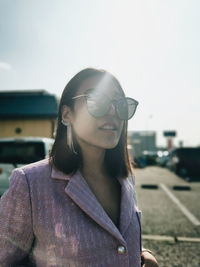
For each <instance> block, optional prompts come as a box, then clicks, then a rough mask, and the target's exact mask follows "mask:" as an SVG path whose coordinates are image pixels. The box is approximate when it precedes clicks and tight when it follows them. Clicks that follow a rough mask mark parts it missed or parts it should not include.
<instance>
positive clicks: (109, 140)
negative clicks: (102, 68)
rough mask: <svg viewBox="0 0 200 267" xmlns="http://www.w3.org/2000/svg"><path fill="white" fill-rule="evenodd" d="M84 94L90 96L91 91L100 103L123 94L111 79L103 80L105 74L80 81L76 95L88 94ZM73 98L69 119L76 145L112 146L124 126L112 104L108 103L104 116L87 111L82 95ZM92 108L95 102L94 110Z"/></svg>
mask: <svg viewBox="0 0 200 267" xmlns="http://www.w3.org/2000/svg"><path fill="white" fill-rule="evenodd" d="M90 89H91V91H90ZM88 93H89V94H91V95H92V96H93V94H94V95H95V97H96V99H98V100H99V101H98V103H99V104H101V103H104V101H105V100H107V98H108V99H111V100H118V99H120V98H121V97H123V96H124V93H123V92H122V91H121V89H120V88H118V87H116V85H115V84H114V82H113V81H112V80H110V79H106V76H105V77H103V78H100V77H98V76H96V77H91V78H88V79H86V80H85V81H83V82H82V84H81V86H80V88H79V89H78V91H77V93H76V96H80V95H85V94H87V95H88ZM76 96H75V97H76ZM74 100H75V104H74V110H73V111H72V112H71V116H70V121H71V125H72V128H73V130H74V133H75V135H76V138H77V141H78V143H79V145H80V146H82V144H83V143H84V144H87V145H90V146H95V147H98V148H103V149H110V148H114V147H115V146H116V145H117V144H118V142H119V139H120V136H121V132H122V129H123V125H124V121H123V120H121V119H119V118H118V116H117V114H116V110H115V106H114V105H113V104H111V105H110V108H109V109H108V112H107V113H106V114H105V115H103V116H101V117H94V116H93V115H91V112H89V111H88V108H87V101H86V98H85V97H77V98H76V99H74ZM95 107H96V105H94V109H95Z"/></svg>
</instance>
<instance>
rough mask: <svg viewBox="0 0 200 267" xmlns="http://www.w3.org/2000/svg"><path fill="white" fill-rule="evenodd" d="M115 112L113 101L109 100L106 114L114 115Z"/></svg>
mask: <svg viewBox="0 0 200 267" xmlns="http://www.w3.org/2000/svg"><path fill="white" fill-rule="evenodd" d="M115 113H116V107H115V104H114V103H113V102H111V103H110V108H109V111H108V114H109V115H112V116H114V115H115Z"/></svg>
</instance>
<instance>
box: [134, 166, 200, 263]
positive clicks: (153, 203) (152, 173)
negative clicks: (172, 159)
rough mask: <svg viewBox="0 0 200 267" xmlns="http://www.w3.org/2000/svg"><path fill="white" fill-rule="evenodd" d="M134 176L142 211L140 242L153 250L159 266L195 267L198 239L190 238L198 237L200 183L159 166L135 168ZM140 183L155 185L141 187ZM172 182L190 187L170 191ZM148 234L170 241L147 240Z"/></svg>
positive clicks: (199, 256)
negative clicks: (167, 192) (188, 240)
mask: <svg viewBox="0 0 200 267" xmlns="http://www.w3.org/2000/svg"><path fill="white" fill-rule="evenodd" d="M135 176H136V191H137V198H138V205H139V207H140V209H141V210H142V227H143V235H144V238H143V245H144V246H146V247H148V248H149V249H152V250H153V251H154V252H155V254H156V255H157V259H158V261H159V264H160V265H159V266H161V267H162V266H163V267H171V266H176V267H178V266H188V267H197V266H198V267H199V266H200V242H193V241H197V240H196V239H195V238H199V237H200V204H199V199H200V182H193V183H188V182H186V181H184V180H182V179H181V178H179V177H178V176H176V175H174V174H173V173H172V172H170V171H168V170H167V169H164V168H159V167H147V168H145V169H136V170H135ZM144 184H146V185H157V186H158V188H157V189H143V188H142V185H144ZM160 184H164V185H165V187H166V188H167V190H168V191H169V192H170V193H171V194H172V195H173V197H174V198H175V199H176V200H178V202H179V203H180V206H181V207H182V206H183V207H184V208H185V209H186V210H187V211H188V212H189V215H188V216H189V217H190V216H194V218H195V219H196V221H193V222H192V220H191V217H190V218H188V217H187V216H186V215H185V214H184V213H183V211H182V210H181V208H180V206H179V205H177V204H176V203H175V202H174V201H172V199H171V198H170V197H169V196H168V195H167V194H166V192H165V191H164V190H163V189H162V186H161V185H160ZM174 185H179V186H190V190H187V191H185V190H174V189H173V186H174ZM194 222H196V225H195V224H194ZM198 222H199V225H198ZM149 235H153V236H155V235H160V236H161V237H163V236H167V237H169V238H170V239H169V240H170V241H169V240H168V241H162V240H153V237H152V239H150V240H147V239H146V238H145V237H148V236H149ZM184 237H187V238H192V239H191V242H186V241H180V240H181V238H183V240H184ZM185 240H187V239H185Z"/></svg>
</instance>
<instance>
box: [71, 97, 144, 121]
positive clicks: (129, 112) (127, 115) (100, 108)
mask: <svg viewBox="0 0 200 267" xmlns="http://www.w3.org/2000/svg"><path fill="white" fill-rule="evenodd" d="M80 97H84V98H85V99H86V103H87V109H88V112H89V113H90V114H91V115H92V116H93V117H95V118H100V117H103V116H104V115H106V114H107V113H108V112H109V110H110V107H111V105H113V106H114V107H115V110H116V112H117V115H118V117H119V118H120V119H121V120H130V119H131V118H132V117H133V115H134V114H135V111H136V108H137V106H138V104H139V102H138V101H137V100H135V99H133V98H130V97H121V98H120V99H116V100H111V99H109V98H108V96H106V95H103V94H94V93H91V94H83V95H78V96H74V97H72V99H77V98H80Z"/></svg>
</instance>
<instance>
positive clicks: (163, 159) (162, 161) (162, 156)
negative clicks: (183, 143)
mask: <svg viewBox="0 0 200 267" xmlns="http://www.w3.org/2000/svg"><path fill="white" fill-rule="evenodd" d="M157 154H158V157H157V158H156V163H157V165H158V166H161V167H166V165H167V162H168V160H169V152H168V151H167V150H164V151H158V153H157Z"/></svg>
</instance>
